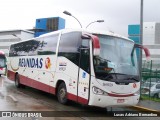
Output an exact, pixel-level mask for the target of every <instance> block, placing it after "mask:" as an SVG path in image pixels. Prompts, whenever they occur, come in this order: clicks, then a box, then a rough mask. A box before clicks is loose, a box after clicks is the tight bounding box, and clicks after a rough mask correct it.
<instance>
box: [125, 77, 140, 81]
mask: <svg viewBox="0 0 160 120" xmlns="http://www.w3.org/2000/svg"><path fill="white" fill-rule="evenodd" d="M127 80H135V81H137V82H138V81H139V80H138V79H136V78H134V77H129V78H127Z"/></svg>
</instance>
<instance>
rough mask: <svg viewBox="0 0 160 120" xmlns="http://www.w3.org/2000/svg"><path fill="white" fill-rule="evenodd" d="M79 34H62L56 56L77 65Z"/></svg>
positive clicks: (79, 43)
mask: <svg viewBox="0 0 160 120" xmlns="http://www.w3.org/2000/svg"><path fill="white" fill-rule="evenodd" d="M81 34H82V33H81V32H70V33H64V34H62V36H61V40H60V43H59V50H58V56H63V57H66V58H67V59H69V60H70V61H71V62H73V63H74V64H76V65H77V66H78V65H79V51H78V48H79V47H80V45H81Z"/></svg>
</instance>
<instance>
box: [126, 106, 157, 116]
mask: <svg viewBox="0 0 160 120" xmlns="http://www.w3.org/2000/svg"><path fill="white" fill-rule="evenodd" d="M129 108H131V109H136V110H139V111H148V112H154V113H157V114H160V111H158V110H154V109H150V108H146V107H143V106H138V105H136V106H131V107H129Z"/></svg>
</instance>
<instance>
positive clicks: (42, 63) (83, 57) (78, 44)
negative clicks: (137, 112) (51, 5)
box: [7, 29, 147, 107]
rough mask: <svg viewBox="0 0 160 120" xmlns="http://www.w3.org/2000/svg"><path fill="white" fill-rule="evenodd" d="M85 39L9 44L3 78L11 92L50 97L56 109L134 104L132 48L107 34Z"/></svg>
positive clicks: (66, 35) (69, 36)
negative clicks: (26, 89) (15, 89)
mask: <svg viewBox="0 0 160 120" xmlns="http://www.w3.org/2000/svg"><path fill="white" fill-rule="evenodd" d="M91 33H92V32H87V31H85V30H74V29H64V30H60V31H55V32H51V33H47V34H44V35H41V36H39V37H37V38H33V39H30V40H27V41H21V42H18V43H15V44H12V45H11V46H10V51H9V60H8V61H9V62H8V75H7V76H8V78H9V79H10V80H13V81H15V85H16V87H21V86H30V87H33V88H36V89H39V90H42V91H45V92H48V93H51V94H55V95H56V96H57V97H58V101H59V102H60V103H62V104H66V103H67V101H68V100H72V101H75V102H78V103H81V104H84V105H90V106H98V107H107V106H115V105H116V106H120V105H135V104H137V103H138V101H139V96H140V95H139V89H140V80H139V71H138V65H137V57H136V53H135V46H136V45H135V43H134V42H133V41H132V40H129V39H128V38H124V37H120V36H117V35H115V34H113V33H93V34H91ZM138 47H141V46H138ZM145 50H146V51H147V49H145ZM146 53H147V52H146Z"/></svg>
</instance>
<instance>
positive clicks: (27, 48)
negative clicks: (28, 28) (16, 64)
mask: <svg viewBox="0 0 160 120" xmlns="http://www.w3.org/2000/svg"><path fill="white" fill-rule="evenodd" d="M39 43H40V42H39V41H37V40H29V41H25V42H21V43H17V44H14V45H11V47H10V52H9V56H26V55H35V54H37V52H36V50H37V49H38V47H39Z"/></svg>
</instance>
